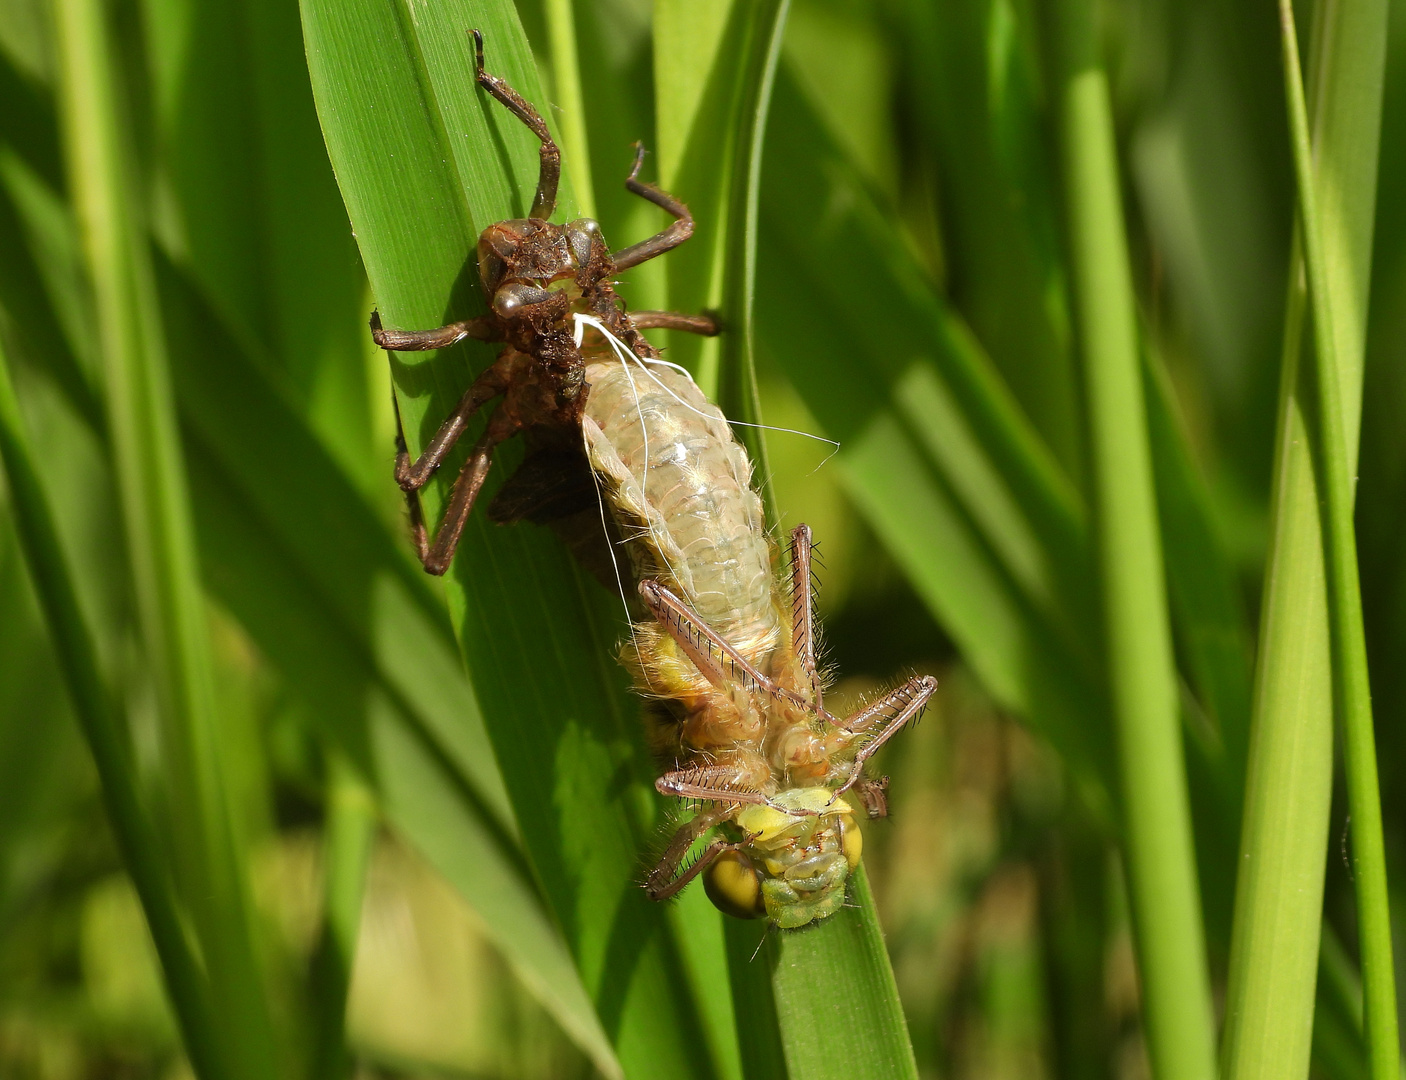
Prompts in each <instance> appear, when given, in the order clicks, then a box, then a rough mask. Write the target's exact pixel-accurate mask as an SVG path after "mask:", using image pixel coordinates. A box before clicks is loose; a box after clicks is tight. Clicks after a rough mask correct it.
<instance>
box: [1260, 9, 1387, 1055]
mask: <svg viewBox="0 0 1406 1080" xmlns="http://www.w3.org/2000/svg"><path fill="white" fill-rule="evenodd" d="M1381 16H1382V17H1381V23H1382V26H1381V27H1380V28H1379V29H1382V30H1384V24H1385V8H1383V9H1382V11H1381ZM1279 18H1280V25H1281V28H1282V31H1283V35H1284V80H1285V96H1286V97H1287V98H1288V102H1289V123H1290V130H1291V132H1292V135H1293V146H1294V172H1295V175H1296V177H1297V179H1298V191H1299V227H1300V230H1301V235H1302V238H1303V244H1302V249H1303V253H1304V266H1305V270H1306V272H1307V275H1306V276H1307V278H1308V295H1309V301H1310V303H1309V306H1310V309H1311V311H1312V314H1313V319H1312V326H1313V377H1312V385H1313V390H1314V393H1315V404H1316V406H1317V411H1316V419H1317V426H1318V431H1317V439H1316V440H1315V442H1314V444H1313V448H1314V449H1315V450H1316V451H1317V453H1316V454H1315V461H1314V464H1315V468H1316V472H1317V474H1318V477H1319V482H1320V484H1321V485H1322V487H1323V489H1324V491H1325V492H1326V496H1327V497H1326V500H1325V505H1324V506H1323V507H1322V508H1321V509H1320V511H1319V512H1320V514H1321V515H1322V522H1323V546H1324V549H1325V551H1326V555H1327V559H1326V563H1327V571H1328V573H1327V583H1328V617H1329V625H1330V636H1329V639H1330V643H1331V646H1332V660H1333V689H1334V699H1335V706H1336V712H1337V715H1338V720H1339V724H1340V725H1341V730H1342V733H1343V756H1344V765H1345V772H1346V774H1347V793H1348V808H1349V812H1350V813H1351V815H1352V821H1353V824H1352V853H1353V868H1354V871H1355V877H1356V884H1357V889H1356V892H1357V921H1358V935H1359V951H1360V954H1361V957H1362V983H1363V995H1364V1009H1363V1014H1364V1017H1363V1023H1364V1030H1365V1032H1366V1039H1367V1050H1368V1060H1369V1063H1370V1066H1371V1075H1372V1076H1373V1077H1374V1078H1375V1080H1394V1078H1395V1077H1396V1076H1397V1075H1399V1072H1400V1067H1401V1048H1400V1045H1399V1037H1398V1033H1397V1024H1398V1018H1397V1015H1396V972H1395V969H1394V966H1393V964H1392V947H1391V906H1390V902H1389V900H1388V897H1387V878H1386V854H1385V851H1384V848H1383V840H1382V809H1381V794H1380V789H1379V787H1378V782H1377V752H1376V735H1375V732H1374V731H1373V728H1372V688H1371V681H1370V679H1369V678H1368V673H1367V641H1366V633H1365V630H1364V628H1363V622H1362V592H1361V584H1360V581H1359V577H1358V569H1357V537H1356V531H1355V529H1354V527H1353V520H1352V502H1353V486H1354V483H1355V460H1356V454H1350V453H1349V452H1348V444H1347V434H1346V432H1347V430H1348V419H1347V417H1346V415H1345V409H1346V407H1345V405H1344V396H1343V392H1342V391H1343V381H1344V375H1345V373H1344V372H1343V371H1342V370H1341V369H1342V367H1343V366H1344V365H1345V364H1347V363H1351V364H1352V366H1353V368H1354V369H1356V370H1358V371H1360V368H1361V353H1362V339H1363V334H1362V330H1361V329H1360V328H1352V329H1343V330H1339V329H1338V326H1337V324H1338V322H1339V320H1348V319H1352V318H1354V317H1357V318H1358V319H1360V318H1361V315H1362V311H1361V307H1360V306H1358V305H1356V304H1353V303H1352V301H1353V300H1354V299H1355V297H1354V296H1353V294H1352V293H1351V292H1349V291H1347V290H1346V289H1345V288H1343V281H1342V275H1341V274H1339V275H1338V276H1337V277H1336V279H1335V278H1332V277H1330V274H1329V269H1328V260H1329V257H1330V254H1329V250H1328V245H1327V244H1326V243H1325V239H1324V238H1325V235H1326V234H1325V232H1324V228H1325V225H1326V222H1325V220H1324V219H1323V218H1322V217H1320V215H1319V206H1318V182H1319V174H1318V173H1316V171H1315V168H1314V161H1313V150H1312V147H1311V145H1310V137H1309V122H1308V107H1307V105H1306V103H1305V100H1304V91H1303V81H1302V76H1301V73H1300V67H1299V50H1298V38H1297V31H1296V30H1295V27H1294V12H1293V7H1292V5H1291V4H1289V3H1288V2H1287V0H1284V2H1281V3H1280V5H1279ZM1364 28H1365V27H1364ZM1372 48H1373V51H1376V52H1377V54H1378V55H1380V50H1379V49H1377V48H1376V47H1375V46H1372ZM1377 82H1378V85H1377V88H1376V95H1375V100H1374V98H1373V96H1372V95H1371V93H1370V90H1369V91H1368V92H1367V93H1365V94H1364V95H1363V100H1362V102H1361V104H1362V106H1363V109H1362V113H1363V114H1365V115H1361V116H1359V117H1358V120H1359V123H1365V124H1368V125H1370V126H1372V127H1374V128H1375V127H1376V126H1377V124H1379V122H1380V107H1381V106H1380V101H1381V92H1380V77H1378V80H1377ZM1359 149H1360V147H1359ZM1329 190H1331V188H1330V189H1329ZM1347 209H1348V210H1349V211H1351V210H1354V209H1358V208H1356V207H1354V206H1353V205H1352V204H1351V203H1349V204H1348V206H1347ZM1358 212H1359V213H1362V212H1363V211H1361V210H1360V209H1358ZM1370 213H1371V212H1370V210H1367V211H1366V214H1367V218H1368V222H1369V225H1368V230H1367V231H1368V232H1370ZM1333 234H1334V235H1335V236H1337V237H1339V238H1340V240H1341V238H1344V237H1345V238H1346V239H1347V241H1348V242H1349V243H1350V240H1351V225H1350V224H1349V225H1348V226H1347V227H1346V228H1344V227H1342V226H1339V228H1337V229H1334V230H1333ZM1335 254H1337V253H1336V252H1335ZM1335 287H1336V288H1337V289H1338V293H1337V295H1336V296H1335V295H1334V293H1333V291H1332V290H1333V289H1334V288H1335ZM1345 348H1353V349H1355V350H1356V351H1355V353H1354V354H1352V356H1353V359H1352V360H1351V361H1348V360H1347V359H1346V356H1345V355H1344V354H1343V350H1344V349H1345ZM1340 357H1342V359H1340ZM1360 416H1361V398H1360V394H1359V395H1357V397H1356V400H1355V404H1354V406H1353V409H1352V418H1353V421H1354V422H1353V423H1352V430H1353V433H1354V436H1355V435H1356V431H1357V428H1358V423H1357V422H1356V421H1358V420H1359V419H1360ZM1353 441H1354V442H1356V439H1355V437H1354V439H1353Z"/></svg>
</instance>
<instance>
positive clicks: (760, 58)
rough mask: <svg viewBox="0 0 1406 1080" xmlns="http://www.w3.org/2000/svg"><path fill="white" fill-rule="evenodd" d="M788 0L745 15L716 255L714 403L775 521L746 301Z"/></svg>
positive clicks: (774, 0) (753, 275)
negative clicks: (723, 225)
mask: <svg viewBox="0 0 1406 1080" xmlns="http://www.w3.org/2000/svg"><path fill="white" fill-rule="evenodd" d="M789 9H790V0H767V2H765V3H760V4H755V5H753V6H752V8H751V11H750V12H749V14H750V16H751V19H750V26H749V27H748V34H747V44H746V49H745V51H744V52H743V53H742V54H741V55H740V56H739V57H738V60H737V75H736V77H737V80H738V84H739V94H738V97H739V100H738V103H737V111H736V117H737V119H736V122H735V123H734V125H733V139H734V144H735V149H734V150H733V153H732V155H731V162H732V168H731V170H730V175H729V181H730V182H729V184H728V188H729V195H730V198H729V200H728V202H729V206H728V213H727V222H728V226H727V234H726V240H725V241H724V246H723V252H722V267H721V271H722V275H723V282H724V290H723V307H722V316H723V321H724V323H725V324H726V325H727V327H728V332H727V333H726V334H725V335H723V339H722V355H721V356H720V358H719V379H718V395H717V402H718V406H719V408H721V409H722V410H723V414H724V415H725V416H728V417H730V418H732V419H733V420H740V421H742V423H743V424H744V425H752V426H744V427H742V428H741V430H740V431H738V438H740V439H741V441H742V444H743V445H744V446H745V447H746V448H747V451H748V454H749V455H750V457H751V459H752V463H753V466H754V468H755V469H756V476H757V483H758V484H759V486H760V488H761V491H762V500H763V503H764V504H765V505H766V506H767V508H768V510H767V514H768V519H769V521H770V523H771V524H773V525H774V524H775V522H776V500H775V498H774V497H772V496H771V495H770V492H769V490H768V489H769V488H770V485H771V466H770V464H769V463H768V460H767V451H766V438H765V432H763V431H762V429H761V428H760V427H757V426H755V425H759V424H761V422H762V406H761V398H760V396H759V395H758V392H757V364H756V356H755V352H754V345H755V342H754V340H753V338H754V335H755V327H754V318H753V300H754V297H755V294H756V284H757V214H758V202H759V198H760V193H761V177H762V144H763V141H764V140H765V138H766V131H767V114H768V112H769V110H770V108H771V91H772V86H773V84H774V82H775V80H776V65H777V61H778V60H779V59H780V54H781V37H782V34H783V33H784V32H785V29H786V14H787V12H788V10H789Z"/></svg>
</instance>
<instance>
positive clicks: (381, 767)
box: [0, 170, 619, 1076]
mask: <svg viewBox="0 0 1406 1080" xmlns="http://www.w3.org/2000/svg"><path fill="white" fill-rule="evenodd" d="M16 175H17V174H16V173H15V172H14V170H9V171H8V172H7V173H6V177H7V179H8V180H10V181H11V182H13V181H14V180H15V178H16ZM28 191H29V194H28V197H27V200H26V206H25V213H26V215H27V217H30V218H36V219H37V218H40V217H42V218H43V219H44V221H45V222H47V225H41V223H40V221H38V220H33V221H30V222H29V224H30V225H31V232H32V234H33V235H34V236H36V237H39V236H42V237H44V246H45V247H46V248H48V249H49V250H52V251H64V250H69V249H71V248H73V247H74V245H73V244H70V243H68V241H67V240H66V238H65V235H66V234H65V230H67V232H68V233H71V232H72V224H71V222H69V221H68V220H67V218H66V216H65V213H64V209H63V207H62V206H60V205H59V204H58V202H57V196H55V195H53V194H52V192H46V191H45V190H44V189H43V188H42V182H41V181H39V180H38V179H37V178H34V177H30V178H29V181H28ZM0 205H3V203H0ZM46 208H47V209H46ZM21 251H22V248H20V247H17V248H16V255H18V254H19V253H20V252H21ZM59 269H61V268H55V271H56V272H54V273H52V274H51V275H50V277H51V279H52V281H53V282H54V285H53V286H52V288H53V289H54V290H55V291H56V292H57V291H61V290H62V289H63V288H64V287H65V283H66V287H67V288H68V289H70V290H73V289H75V288H76V286H77V284H78V275H77V274H76V273H73V274H70V273H64V272H57V271H58V270H59ZM158 270H159V273H158V281H159V284H160V286H161V289H162V298H161V300H162V309H163V312H164V314H165V315H166V317H167V318H166V322H167V326H166V329H167V335H168V340H169V343H170V346H171V356H172V362H173V369H174V370H173V376H174V379H175V383H176V393H177V397H178V399H179V402H180V406H181V410H182V413H183V417H184V428H185V430H184V435H185V440H186V445H187V454H188V465H189V467H190V468H191V470H192V487H193V490H194V507H193V508H194V511H195V514H196V524H197V527H198V529H199V532H200V534H201V536H202V545H201V546H202V552H203V555H204V570H205V573H206V577H207V584H208V585H209V586H210V587H211V588H212V589H213V590H214V591H215V593H216V594H217V595H219V596H220V597H221V598H222V599H223V600H224V601H225V603H226V604H227V605H228V606H229V608H230V610H232V611H233V612H234V613H235V614H236V615H237V616H238V617H239V618H240V620H241V621H242V623H243V625H244V627H245V629H246V630H247V631H248V632H249V633H250V634H251V636H252V637H253V638H254V640H255V641H256V642H257V643H258V645H259V646H260V648H261V650H262V651H263V653H264V655H265V656H267V657H268V658H269V659H270V660H271V661H272V662H273V663H274V664H275V665H277V666H278V667H279V668H280V670H281V672H282V674H283V676H284V678H285V679H286V681H287V685H288V686H289V687H290V689H292V690H293V692H294V693H295V694H297V695H298V696H299V697H301V699H302V700H303V702H304V704H305V707H306V709H307V711H308V712H309V713H310V715H311V716H312V718H313V720H314V722H315V724H317V725H319V732H318V733H319V736H320V738H321V740H322V741H323V742H324V745H325V746H326V748H327V753H328V754H329V755H332V756H336V757H339V758H342V759H344V760H346V761H347V762H349V763H351V766H352V768H353V769H354V770H356V771H357V773H358V774H359V775H360V776H362V777H363V780H365V779H367V778H369V780H370V781H371V782H372V783H373V784H374V786H375V789H376V794H377V795H378V797H379V799H380V800H381V805H382V808H383V810H384V812H385V814H386V816H387V818H388V820H389V821H390V823H391V824H392V825H393V826H394V827H396V828H397V829H398V830H399V831H400V832H401V833H402V834H403V835H404V836H405V837H406V838H407V839H408V840H409V841H410V842H411V843H412V844H413V845H415V846H416V847H417V848H419V850H420V851H421V852H422V853H424V854H425V855H426V856H427V858H429V859H430V861H431V862H432V863H433V864H434V865H435V866H436V867H437V868H438V869H439V870H440V872H441V873H443V874H444V875H445V876H446V878H448V879H449V880H451V881H453V882H455V883H456V884H458V885H459V887H460V888H461V889H462V890H463V891H464V893H465V895H466V896H467V897H468V898H469V900H470V901H471V902H472V903H473V904H474V906H475V908H476V909H477V910H478V912H479V914H480V915H481V917H482V918H483V919H484V923H485V927H486V929H487V931H488V933H489V936H490V938H492V940H493V941H494V942H495V943H496V944H497V945H498V947H499V948H500V949H501V950H502V951H503V952H504V955H505V956H506V957H507V959H508V961H509V963H510V964H511V965H512V966H513V968H514V970H515V971H516V972H517V973H518V975H519V977H520V978H521V979H522V981H523V982H524V984H525V985H526V986H528V987H529V989H531V990H532V991H533V992H534V993H536V994H537V995H538V997H539V999H540V1000H541V1001H542V1002H543V1004H544V1005H545V1006H546V1008H547V1010H548V1011H549V1012H551V1013H552V1015H553V1016H554V1017H555V1018H556V1019H557V1021H558V1022H559V1023H560V1024H561V1026H562V1028H563V1029H564V1030H565V1031H566V1032H567V1033H568V1034H569V1035H570V1036H571V1037H572V1038H574V1039H575V1040H576V1041H577V1043H578V1045H580V1046H581V1047H582V1049H583V1050H584V1051H585V1052H586V1053H587V1054H589V1055H590V1056H591V1057H592V1059H593V1060H594V1061H595V1062H596V1065H597V1068H599V1069H600V1070H601V1072H602V1074H603V1075H605V1076H616V1075H619V1066H618V1063H617V1062H616V1061H615V1058H614V1054H613V1052H612V1051H611V1049H610V1046H609V1043H608V1041H607V1040H606V1038H605V1035H604V1033H603V1031H602V1030H601V1028H600V1024H599V1022H598V1021H597V1019H596V1017H595V1013H594V1010H593V1009H592V1007H591V1004H590V1002H589V1000H588V999H587V997H586V994H585V991H584V989H583V988H582V986H581V984H580V980H579V978H578V977H577V976H576V973H575V971H574V968H573V966H572V963H571V959H570V957H569V955H568V954H567V952H566V950H565V948H564V946H563V945H562V943H561V940H560V937H559V935H558V933H557V931H556V929H555V927H553V926H552V925H551V922H550V919H549V918H548V916H547V914H546V912H545V911H544V910H543V907H542V904H541V901H540V898H539V897H538V895H537V892H536V889H535V886H534V885H533V883H532V882H531V880H530V878H529V876H528V874H527V872H526V870H525V867H524V866H523V865H522V861H521V857H520V853H519V852H518V850H517V845H518V841H517V838H516V836H517V830H516V826H515V823H514V821H513V815H512V809H511V806H510V804H509V801H508V797H507V792H506V790H505V789H504V787H503V782H502V778H501V775H500V774H499V773H498V770H497V768H496V766H495V764H494V762H493V756H492V749H491V745H490V743H489V741H488V736H487V733H486V732H485V731H484V729H483V723H482V717H481V716H480V714H479V710H478V706H477V703H476V702H475V700H474V697H473V694H472V692H471V690H470V689H469V687H468V686H467V685H466V684H465V681H464V677H463V669H462V663H461V661H460V660H459V658H458V656H457V655H456V651H455V647H454V642H453V636H452V630H451V628H450V626H449V624H448V619H447V618H446V617H445V614H444V610H443V606H442V604H441V603H440V602H439V601H438V600H437V598H435V597H434V596H433V594H432V593H431V592H430V590H429V589H428V588H427V583H426V579H425V577H424V575H423V574H421V573H420V572H419V570H418V568H414V569H412V568H411V566H410V564H409V559H408V557H407V555H406V552H405V551H404V549H403V548H402V547H401V546H400V545H399V544H398V543H397V541H396V540H395V539H394V538H392V537H391V536H390V535H388V534H387V533H386V531H385V530H384V528H383V526H382V524H381V521H380V519H379V518H378V517H377V515H376V514H375V512H374V511H373V510H372V508H371V507H370V506H369V505H368V504H367V503H366V502H365V501H364V499H363V497H362V496H361V495H359V494H358V492H357V491H356V489H355V485H354V482H353V480H352V478H351V477H350V476H348V475H347V474H346V473H345V472H344V471H343V468H344V466H341V465H339V463H338V461H336V460H334V459H333V457H332V455H331V454H330V452H329V451H328V450H327V449H325V448H324V446H323V445H322V444H321V442H320V440H319V437H318V435H317V434H316V433H314V432H312V431H310V430H309V429H308V427H307V425H306V422H305V421H304V420H303V419H302V418H301V417H300V416H299V415H298V413H297V412H296V411H295V409H294V408H293V406H292V404H291V400H292V398H293V396H294V395H293V394H292V393H291V392H290V391H288V390H287V388H286V386H283V385H282V384H281V383H280V382H279V380H277V379H276V378H275V377H274V376H273V375H272V374H270V373H269V372H268V371H267V370H266V368H267V364H260V363H258V362H257V361H256V360H255V359H254V358H251V357H250V356H248V355H247V354H246V353H245V352H244V351H242V348H241V346H240V344H239V343H238V342H236V340H235V339H234V337H233V336H232V335H230V334H228V333H226V332H225V331H224V330H223V327H222V318H221V316H220V315H219V313H218V312H215V311H214V310H212V309H211V308H210V307H209V306H208V305H207V304H206V303H204V301H203V300H202V299H201V297H200V290H199V288H198V287H197V286H196V285H195V284H194V283H192V282H190V281H188V280H187V279H185V278H184V277H183V276H181V274H180V273H179V272H178V271H176V270H174V268H172V267H170V266H169V265H168V264H167V263H165V262H164V261H161V262H159V264H158ZM0 299H3V300H4V301H5V302H6V303H7V304H9V303H12V302H14V301H13V300H12V296H11V294H10V292H8V291H4V292H0ZM32 300H33V302H32V303H29V304H28V306H26V308H25V310H26V311H27V313H28V318H29V319H30V320H31V324H32V325H33V324H34V323H33V322H32V321H33V320H36V319H40V320H42V319H43V318H44V316H45V313H46V312H47V310H48V305H47V302H46V297H45V296H44V295H43V294H39V295H37V296H35V297H33V298H32ZM87 302H90V298H87V297H85V296H83V295H70V296H67V297H65V298H64V302H63V306H64V307H65V308H71V309H72V310H73V312H75V313H76V317H75V318H73V319H72V320H65V325H64V330H63V331H60V330H59V329H58V327H57V325H55V326H54V332H53V334H52V335H51V336H50V337H49V338H47V340H48V341H49V342H50V347H49V348H48V349H46V350H45V355H44V360H45V362H47V364H48V365H49V366H50V369H51V370H50V371H49V374H50V375H51V377H53V378H54V379H55V380H56V381H57V382H58V383H59V384H60V385H61V386H63V387H64V388H65V390H66V392H67V393H69V394H70V395H75V394H76V395H78V397H79V400H76V401H75V402H74V408H75V410H76V411H78V412H79V413H80V414H81V415H82V416H83V417H84V419H85V421H87V422H88V423H89V424H90V425H92V426H94V427H95V428H97V429H99V430H100V429H101V412H102V410H101V406H100V405H99V404H98V403H97V402H96V401H91V402H90V401H88V400H87V399H86V398H83V397H82V393H83V386H84V384H83V383H82V381H81V378H80V376H79V375H78V374H77V372H76V363H75V362H74V361H73V359H72V357H71V356H70V355H69V353H68V351H67V350H65V349H64V348H63V347H62V343H63V341H64V338H65V337H67V338H68V339H69V343H70V344H71V345H75V346H76V345H78V344H81V341H82V338H81V336H80V335H81V332H82V328H83V327H84V326H86V325H88V323H89V321H90V319H91V315H90V313H89V311H88V309H87V308H86V307H85V303H87ZM50 321H54V320H50ZM65 370H71V371H73V372H74V373H73V374H70V375H67V376H65V375H64V374H63V372H64V371H65ZM329 533H332V534H335V535H336V536H337V537H338V542H337V543H336V544H333V545H329V544H327V543H326V536H327V535H328V534H329ZM368 702H374V703H375V708H374V709H373V708H372V707H371V705H370V704H368ZM368 717H369V719H368ZM396 728H403V729H404V732H403V733H398V732H397V731H396V730H395V729H396ZM406 793H409V794H410V796H412V797H407V796H406ZM349 876H350V877H354V876H355V875H354V874H351V875H349ZM347 888H348V889H350V885H349V884H348V886H347ZM316 978H317V976H316V975H314V979H316Z"/></svg>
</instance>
